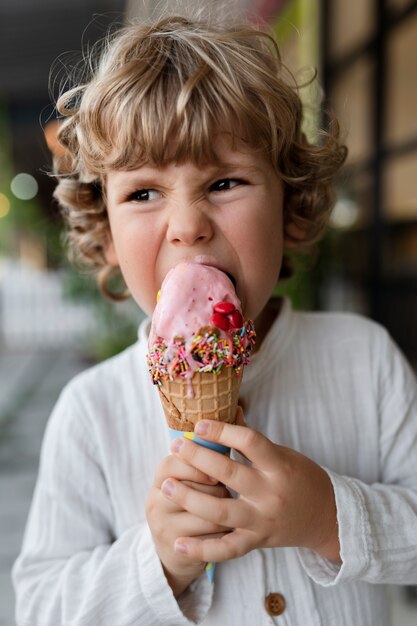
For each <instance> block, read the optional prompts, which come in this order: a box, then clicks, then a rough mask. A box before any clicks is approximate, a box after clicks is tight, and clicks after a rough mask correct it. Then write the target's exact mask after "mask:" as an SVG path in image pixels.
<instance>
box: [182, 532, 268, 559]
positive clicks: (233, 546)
mask: <svg viewBox="0 0 417 626" xmlns="http://www.w3.org/2000/svg"><path fill="white" fill-rule="evenodd" d="M255 545H256V544H255V542H254V541H253V537H252V535H251V533H249V532H248V531H246V530H241V529H237V530H234V531H233V532H231V533H225V534H224V535H223V536H222V537H220V538H212V537H210V538H204V539H202V538H201V537H190V536H188V537H178V539H177V540H176V541H175V544H174V549H175V552H177V553H178V554H185V555H187V557H190V558H191V559H192V560H196V561H204V562H213V563H221V562H222V561H228V560H229V559H236V558H238V557H240V556H243V555H244V554H246V553H247V552H249V551H250V550H252V549H253V548H254V547H255Z"/></svg>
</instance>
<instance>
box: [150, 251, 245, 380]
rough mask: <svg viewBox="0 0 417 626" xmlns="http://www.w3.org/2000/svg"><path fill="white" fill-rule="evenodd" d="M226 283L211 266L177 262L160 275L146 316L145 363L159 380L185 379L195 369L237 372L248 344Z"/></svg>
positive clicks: (238, 306)
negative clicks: (154, 301)
mask: <svg viewBox="0 0 417 626" xmlns="http://www.w3.org/2000/svg"><path fill="white" fill-rule="evenodd" d="M254 336H255V332H254V328H253V323H252V322H251V321H250V320H249V321H247V322H244V320H243V317H242V309H241V303H240V300H239V298H238V297H237V295H236V291H235V288H234V285H233V283H232V281H231V280H230V279H229V278H228V276H227V275H226V274H225V273H224V272H222V271H221V270H218V269H217V268H215V267H210V266H208V265H202V264H199V263H191V262H181V263H179V264H178V265H176V266H175V267H174V268H173V269H171V270H170V271H169V272H168V274H167V275H166V277H165V279H164V281H163V283H162V287H161V291H160V296H159V299H158V302H157V305H156V307H155V310H154V313H153V316H152V326H151V331H150V336H149V354H148V365H149V369H150V372H151V375H152V378H153V382H154V383H155V384H157V383H158V382H159V381H160V379H161V378H165V379H166V378H169V379H171V380H172V379H173V378H175V377H181V378H184V379H186V380H190V379H191V378H192V376H193V375H194V373H195V372H196V371H204V372H216V373H218V372H219V371H220V370H221V369H222V368H223V367H234V369H235V372H236V373H237V374H239V372H240V370H241V368H242V366H243V365H246V364H247V363H248V354H249V352H250V350H251V348H252V345H253V343H254Z"/></svg>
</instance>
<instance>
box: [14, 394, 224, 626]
mask: <svg viewBox="0 0 417 626" xmlns="http://www.w3.org/2000/svg"><path fill="white" fill-rule="evenodd" d="M112 520H113V515H112V506H111V500H110V497H109V493H108V490H107V487H106V481H105V476H104V474H103V471H102V470H101V467H100V464H99V462H98V454H97V450H96V449H95V445H94V437H93V435H92V429H91V428H90V427H89V424H88V421H87V420H86V419H84V420H83V419H82V418H81V415H80V411H79V409H78V407H77V405H76V403H75V402H73V401H72V399H71V396H70V394H69V393H68V390H66V391H64V392H63V394H62V396H61V398H60V400H59V401H58V403H57V406H56V408H55V410H54V412H53V414H52V416H51V418H50V421H49V423H48V426H47V430H46V434H45V437H44V442H43V446H42V453H41V461H40V468H39V475H38V480H37V484H36V487H35V492H34V496H33V501H32V506H31V510H30V514H29V518H28V521H27V526H26V531H25V536H24V540H23V546H22V550H21V553H20V555H19V557H18V559H17V560H16V562H15V564H14V567H13V572H12V577H13V583H14V587H15V592H16V622H17V624H18V626H33V625H34V624H42V626H59V625H60V624H66V625H67V624H71V626H90V625H91V626H95V625H96V624H101V625H102V626H114V624H117V625H118V626H128V625H129V626H131V625H132V624H135V625H137V626H141V625H143V626H154V625H155V626H157V625H159V624H161V625H162V624H164V625H167V624H171V625H173V626H190V625H191V624H195V623H199V622H200V621H201V620H202V619H204V616H205V614H206V613H207V611H208V609H209V607H210V604H211V595H212V588H211V587H212V585H210V584H209V583H208V581H207V579H206V576H201V577H200V578H199V579H198V580H197V581H194V583H193V584H192V585H191V586H190V588H189V590H187V591H186V592H185V593H184V594H183V595H182V596H181V597H180V598H179V599H178V600H177V599H175V597H174V595H173V593H172V591H171V588H170V587H169V585H168V583H167V581H166V578H165V575H164V572H163V569H162V566H161V563H160V561H159V558H158V555H157V553H156V550H155V546H154V543H153V540H152V536H151V533H150V530H149V527H148V526H147V524H146V522H143V521H139V522H138V523H137V524H135V525H133V526H132V527H130V528H128V529H127V530H125V531H124V532H123V533H122V534H121V535H120V536H117V537H116V536H115V532H114V529H113V523H112Z"/></svg>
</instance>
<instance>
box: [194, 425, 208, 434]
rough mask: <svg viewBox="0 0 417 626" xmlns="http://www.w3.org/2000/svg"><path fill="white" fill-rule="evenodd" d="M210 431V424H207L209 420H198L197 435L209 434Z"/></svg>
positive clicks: (195, 429) (195, 430) (195, 428)
mask: <svg viewBox="0 0 417 626" xmlns="http://www.w3.org/2000/svg"><path fill="white" fill-rule="evenodd" d="M208 431H209V425H208V424H207V422H197V424H196V425H195V427H194V432H195V433H197V435H203V436H204V435H207V433H208Z"/></svg>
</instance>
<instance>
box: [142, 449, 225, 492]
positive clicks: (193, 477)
mask: <svg viewBox="0 0 417 626" xmlns="http://www.w3.org/2000/svg"><path fill="white" fill-rule="evenodd" d="M170 476H172V477H173V478H176V479H177V480H189V481H190V482H193V483H201V484H206V485H213V484H216V483H217V480H214V479H213V478H211V477H210V476H209V475H207V474H205V473H204V472H202V471H201V470H199V469H197V468H196V467H193V466H192V465H189V464H188V463H186V462H184V461H183V460H181V458H179V457H178V456H176V455H172V454H170V455H169V456H166V457H165V458H164V459H162V461H161V463H160V464H159V466H158V467H157V469H156V472H155V478H154V487H157V488H158V489H159V488H160V487H161V484H162V483H163V482H164V480H165V479H166V478H168V477H170Z"/></svg>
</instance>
